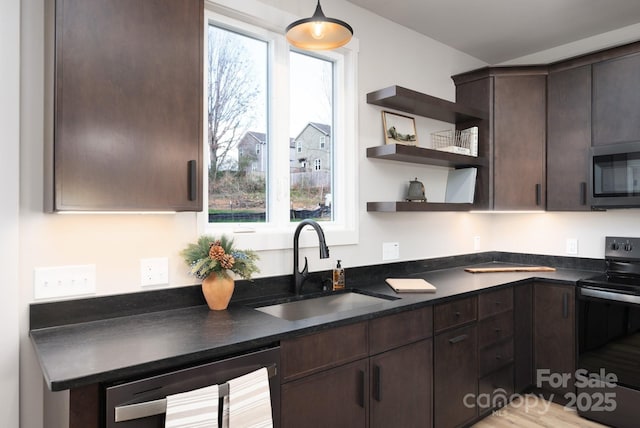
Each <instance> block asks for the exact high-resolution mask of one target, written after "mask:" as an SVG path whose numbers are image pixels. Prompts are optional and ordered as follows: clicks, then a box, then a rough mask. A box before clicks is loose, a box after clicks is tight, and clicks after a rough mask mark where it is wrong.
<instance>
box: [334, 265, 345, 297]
mask: <svg viewBox="0 0 640 428" xmlns="http://www.w3.org/2000/svg"><path fill="white" fill-rule="evenodd" d="M340 262H341V260H338V264H337V265H336V267H335V268H334V269H333V291H336V290H342V289H344V268H343V267H342V266H340Z"/></svg>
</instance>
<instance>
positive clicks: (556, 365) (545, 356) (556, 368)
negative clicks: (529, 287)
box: [533, 283, 576, 394]
mask: <svg viewBox="0 0 640 428" xmlns="http://www.w3.org/2000/svg"><path fill="white" fill-rule="evenodd" d="M533 311H534V312H533V315H534V316H533V318H534V328H533V350H534V368H535V373H534V379H533V380H534V384H537V386H539V387H541V388H543V389H546V390H549V391H552V392H556V393H560V394H565V393H567V392H572V391H574V387H573V379H574V376H575V371H576V356H575V354H576V337H575V288H574V287H573V286H569V285H560V284H551V283H536V284H535V287H534V296H533ZM548 376H554V377H557V376H565V377H566V378H567V381H566V382H562V384H561V385H560V386H557V383H558V382H555V381H551V382H549V381H545V379H547V378H548ZM539 380H542V382H538V381H539Z"/></svg>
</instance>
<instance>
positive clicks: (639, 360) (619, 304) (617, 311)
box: [575, 237, 640, 427]
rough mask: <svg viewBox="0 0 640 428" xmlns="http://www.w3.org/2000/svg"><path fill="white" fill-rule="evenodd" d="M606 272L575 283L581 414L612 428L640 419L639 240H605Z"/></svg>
mask: <svg viewBox="0 0 640 428" xmlns="http://www.w3.org/2000/svg"><path fill="white" fill-rule="evenodd" d="M605 245H606V248H605V263H606V271H605V273H604V274H603V275H598V276H594V277H591V278H585V279H582V280H580V281H579V282H578V293H577V296H578V371H577V372H576V379H575V381H576V386H577V388H576V397H575V398H576V400H575V401H576V403H575V404H576V407H577V408H578V412H579V413H580V415H582V416H584V417H587V418H589V419H593V420H596V421H598V422H602V423H605V424H608V425H611V426H615V427H632V426H633V427H637V426H638V421H639V420H640V238H624V237H607V238H606V239H605Z"/></svg>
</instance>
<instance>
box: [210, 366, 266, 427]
mask: <svg viewBox="0 0 640 428" xmlns="http://www.w3.org/2000/svg"><path fill="white" fill-rule="evenodd" d="M224 402H225V405H224V408H225V409H224V412H223V416H222V426H223V427H224V428H272V427H273V419H272V418H271V393H270V392H269V374H268V373H267V369H266V368H265V367H263V368H261V369H259V370H256V371H254V372H251V373H249V374H246V375H244V376H240V377H237V378H235V379H232V380H230V381H229V396H227V397H225V400H224Z"/></svg>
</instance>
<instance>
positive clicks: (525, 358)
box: [513, 284, 534, 393]
mask: <svg viewBox="0 0 640 428" xmlns="http://www.w3.org/2000/svg"><path fill="white" fill-rule="evenodd" d="M514 307H515V308H516V310H515V311H514V320H513V321H514V328H513V330H514V332H516V334H515V336H514V342H513V345H514V360H515V370H514V389H515V392H518V393H520V392H522V391H524V390H525V389H527V388H529V387H530V386H531V385H533V382H534V381H533V284H523V285H518V286H517V287H515V289H514Z"/></svg>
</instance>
